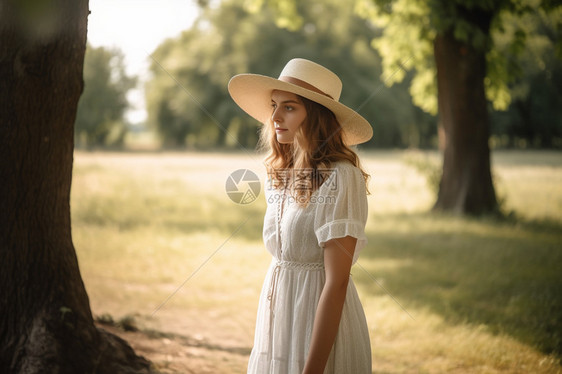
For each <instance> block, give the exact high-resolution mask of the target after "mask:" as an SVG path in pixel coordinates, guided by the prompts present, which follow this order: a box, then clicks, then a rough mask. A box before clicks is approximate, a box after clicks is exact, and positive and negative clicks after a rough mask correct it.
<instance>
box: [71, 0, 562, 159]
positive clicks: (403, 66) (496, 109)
mask: <svg viewBox="0 0 562 374" xmlns="http://www.w3.org/2000/svg"><path fill="white" fill-rule="evenodd" d="M254 3H259V2H254ZM252 4H253V2H251V1H242V0H224V1H222V2H221V3H220V6H218V7H210V6H206V5H205V2H202V3H201V7H202V8H201V14H200V16H199V18H198V19H197V20H196V21H195V23H194V24H193V25H192V26H191V27H190V28H189V29H187V30H186V31H184V32H183V33H182V34H181V35H180V36H178V37H176V38H172V39H168V40H166V41H165V42H163V43H162V44H161V45H160V46H159V47H158V48H157V49H156V50H155V51H154V53H153V54H152V56H151V58H152V60H151V67H150V71H151V76H152V78H151V79H150V80H149V81H148V82H146V85H145V95H146V103H147V111H148V120H147V126H148V128H150V129H151V130H153V131H154V132H155V133H156V134H157V135H158V136H159V138H160V139H161V140H162V143H163V145H164V146H166V147H190V148H239V147H246V148H253V147H254V146H255V144H256V142H257V130H258V125H259V124H257V123H256V121H255V120H253V119H251V118H249V117H248V116H247V115H245V114H244V113H243V112H242V111H241V110H240V109H239V108H238V107H237V106H236V105H235V104H234V103H233V102H232V100H231V99H230V97H229V96H228V92H227V90H226V84H227V82H228V80H229V79H230V77H232V76H233V75H235V74H238V73H243V72H252V73H258V74H265V75H276V74H278V73H279V72H280V71H281V69H282V67H283V66H284V64H285V63H286V62H287V61H288V60H289V59H291V58H293V57H304V58H309V59H312V60H314V61H317V62H319V63H321V64H323V65H325V66H327V67H328V68H330V69H332V70H333V71H335V72H336V73H337V74H338V75H339V76H340V77H341V79H342V81H343V83H344V88H343V93H342V101H343V102H344V103H345V104H347V105H349V106H350V107H352V108H354V109H356V110H358V111H359V112H360V113H361V114H362V115H363V116H365V117H366V118H367V119H368V120H369V121H370V122H371V123H372V124H373V125H374V136H373V139H372V140H371V141H370V142H369V143H367V144H365V145H363V147H378V148H384V147H399V148H402V147H420V148H431V147H436V146H437V143H438V139H437V117H436V116H435V107H436V98H435V93H434V92H432V91H431V87H432V86H431V85H432V84H434V83H431V80H432V79H433V80H434V77H433V76H432V75H430V74H429V75H428V74H426V75H425V76H424V75H420V74H417V75H415V74H414V72H413V71H412V70H410V69H409V67H410V66H411V65H412V64H413V63H414V61H415V58H416V57H415V56H411V55H408V53H405V52H403V51H402V50H401V49H400V44H399V43H398V41H396V43H393V40H387V43H388V46H387V48H388V50H389V52H388V53H394V54H395V57H396V60H397V61H398V63H397V64H395V66H393V68H392V69H389V68H388V67H386V68H385V66H384V65H383V63H384V60H383V57H382V56H381V54H380V53H381V52H380V48H376V49H375V48H373V46H372V41H373V40H377V39H379V38H380V37H381V36H384V35H383V34H384V31H385V28H384V27H382V26H380V25H376V24H375V23H373V22H371V21H370V20H369V17H365V15H362V16H361V17H360V16H359V15H358V14H357V13H356V9H354V7H352V6H350V5H349V4H348V3H347V2H340V1H335V0H328V1H320V0H310V1H308V2H306V3H301V4H299V7H298V9H297V11H298V21H299V22H300V25H299V27H291V22H294V19H295V18H294V17H293V18H292V19H291V20H289V19H285V20H284V19H283V18H282V17H279V14H278V13H277V14H274V13H275V10H272V9H271V7H264V8H260V9H259V11H256V9H252V7H253V6H254V5H252ZM560 16H562V13H561V11H560V8H556V9H554V10H552V12H550V13H549V14H546V13H545V12H536V13H533V12H531V13H529V14H527V15H526V16H525V17H514V16H513V17H512V16H510V15H509V14H507V15H505V16H504V17H503V18H502V19H503V26H502V29H503V31H502V32H496V33H495V34H494V35H493V40H494V43H495V46H496V48H495V49H494V50H493V53H491V57H489V58H491V59H492V60H493V61H499V62H501V63H498V64H496V65H494V64H492V65H491V66H492V67H494V66H497V69H496V70H497V71H494V72H492V73H493V74H495V76H497V77H498V78H497V80H495V81H494V82H495V83H497V82H499V84H496V86H493V85H492V86H493V87H492V88H493V89H489V91H490V92H491V96H490V97H489V99H490V101H489V111H490V118H491V135H492V137H491V143H492V146H496V147H537V148H562V110H561V109H560V108H562V64H561V63H560V62H561V58H562V51H561V50H560V48H559V47H558V46H559V44H560V43H559V39H560V30H559V28H557V26H556V21H555V20H556V19H559V17H560ZM553 20H554V21H553ZM396 32H397V33H400V32H401V30H400V29H398V30H397V31H396ZM402 32H403V33H406V32H407V30H406V29H402ZM387 39H388V38H387ZM408 42H409V43H412V41H408ZM419 42H420V43H422V42H423V41H422V40H421V39H420V41H419ZM518 48H519V49H518ZM494 59H495V60H494ZM84 73H85V77H84V79H85V83H86V85H85V92H84V94H83V96H82V98H81V100H80V106H79V110H78V119H77V125H76V129H77V133H76V134H77V135H76V136H77V143H78V144H79V145H83V146H88V145H89V146H91V145H108V144H120V143H121V142H122V140H123V138H124V135H125V132H126V129H127V128H126V126H125V125H124V123H125V121H124V120H123V113H124V111H125V109H126V106H127V102H126V100H125V95H126V92H127V90H128V89H129V88H131V87H132V85H133V84H134V81H132V80H131V78H129V77H127V76H126V75H125V73H124V68H123V65H122V57H119V53H118V52H116V51H109V50H104V49H99V48H98V49H94V48H91V47H89V48H88V52H87V53H86V62H85V72H84ZM398 78H399V79H398ZM424 79H425V82H422V83H420V81H421V80H424ZM494 82H492V83H494ZM391 83H394V84H393V85H392V86H390V87H389V85H390V84H391ZM495 83H494V84H495ZM494 87H495V88H494ZM494 89H495V91H494ZM104 90H105V91H104ZM492 96H493V97H492ZM420 108H422V109H420Z"/></svg>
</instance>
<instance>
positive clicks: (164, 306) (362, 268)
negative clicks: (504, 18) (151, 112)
mask: <svg viewBox="0 0 562 374" xmlns="http://www.w3.org/2000/svg"><path fill="white" fill-rule="evenodd" d="M362 157H363V163H364V166H365V168H366V169H367V171H368V172H369V173H370V174H371V175H372V179H371V182H370V190H371V195H370V196H369V209H370V215H369V220H368V224H367V236H368V239H369V244H368V246H367V248H366V249H365V250H364V252H363V253H362V255H361V257H360V259H359V262H358V264H357V265H356V266H355V267H354V268H353V278H354V281H355V283H356V285H357V287H358V290H359V293H360V297H361V300H362V302H363V305H364V308H365V311H366V315H367V319H368V323H369V327H370V334H371V341H372V348H373V372H374V373H380V374H382V373H561V372H562V366H560V358H561V357H562V230H561V228H562V188H561V186H562V153H556V152H496V153H494V154H493V165H494V166H493V173H494V176H495V180H496V188H497V191H498V195H499V196H500V197H501V199H502V201H503V202H502V209H503V210H504V212H506V214H509V216H510V218H509V219H506V220H503V221H499V220H495V219H492V218H483V219H470V218H459V217H451V216H446V215H434V214H429V213H427V211H428V210H429V208H430V207H431V204H432V203H433V199H434V196H433V193H432V192H431V190H430V188H429V187H428V185H427V183H426V179H425V177H424V176H423V175H421V174H420V173H419V172H417V171H416V170H415V169H414V168H413V167H411V166H409V165H410V164H409V163H408V162H406V161H407V160H408V159H411V158H412V157H415V158H421V159H424V160H425V159H427V162H432V160H438V155H437V154H434V153H429V154H419V153H415V154H412V153H407V152H399V151H396V152H393V151H388V152H372V153H371V152H369V153H364V154H362ZM241 168H246V169H250V170H252V171H254V172H256V173H257V174H258V175H259V176H260V177H262V182H263V176H264V169H263V166H262V164H261V158H260V157H259V156H258V155H255V154H247V153H232V154H218V153H82V152H77V153H76V154H75V166H74V178H73V187H72V201H71V203H72V220H73V238H74V244H75V247H76V250H77V253H78V257H79V261H80V267H81V271H82V275H83V278H84V282H85V284H86V288H87V291H88V293H89V295H90V301H91V305H92V310H93V313H94V314H95V315H97V316H101V315H103V314H109V315H111V316H113V318H114V319H117V320H118V319H122V318H124V317H127V318H130V317H132V318H134V320H135V323H136V324H137V325H138V326H139V327H141V330H143V331H145V332H147V333H148V332H150V333H151V334H152V336H154V339H156V338H157V337H162V336H165V337H166V338H165V339H160V341H159V342H160V343H162V345H161V347H163V348H161V349H162V351H166V352H165V354H163V352H161V351H160V348H158V349H153V351H152V352H151V353H150V354H149V358H150V359H152V360H153V362H154V364H155V367H157V368H158V369H160V370H161V371H163V372H186V373H187V372H196V373H207V372H208V373H218V372H220V373H242V372H245V365H246V362H247V357H248V354H249V351H250V349H251V346H252V339H253V328H254V319H255V313H256V308H257V302H258V295H259V291H260V289H261V286H262V282H263V278H264V276H265V271H266V268H267V266H268V264H269V261H270V257H269V255H268V254H267V253H266V251H265V250H264V248H263V246H262V242H261V228H262V226H261V225H262V218H263V214H264V210H265V201H264V199H263V194H261V195H260V197H259V198H258V200H256V201H255V202H254V203H252V204H248V205H238V204H235V203H234V202H232V201H231V200H230V199H229V198H228V196H227V195H226V193H225V182H226V179H227V177H228V175H229V174H230V173H232V172H233V171H235V170H237V169H241ZM156 332H158V333H156ZM159 333H166V334H160V335H159ZM178 342H184V344H178ZM174 344H175V345H174ZM166 347H168V348H166ZM170 347H173V349H172V348H170ZM135 348H137V350H138V349H140V350H141V351H143V346H142V344H139V345H137V346H136V347H135ZM144 348H146V347H144ZM146 351H147V350H146V349H145V352H146ZM192 365H198V366H197V369H193V367H191V366H192Z"/></svg>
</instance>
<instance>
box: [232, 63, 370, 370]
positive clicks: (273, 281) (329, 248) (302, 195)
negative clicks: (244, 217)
mask: <svg viewBox="0 0 562 374" xmlns="http://www.w3.org/2000/svg"><path fill="white" fill-rule="evenodd" d="M341 88H342V84H341V81H340V79H339V78H338V77H337V76H336V75H335V74H334V73H332V72H331V71H330V70H328V69H326V68H324V67H322V66H320V65H318V64H316V63H314V62H311V61H308V60H304V59H294V60H291V61H289V62H288V63H287V65H286V66H285V68H284V69H283V71H282V72H281V75H280V76H279V78H278V79H275V78H271V77H266V76H261V75H254V74H241V75H237V76H235V77H233V78H232V79H231V81H230V83H229V86H228V89H229V92H230V94H231V96H232V98H233V100H234V101H235V102H236V103H237V104H238V105H239V106H240V107H241V108H242V109H243V110H244V111H246V112H247V113H248V114H250V115H251V116H253V117H254V118H256V119H257V120H258V121H260V122H262V123H263V124H264V126H263V128H262V131H261V143H262V145H263V146H264V147H265V148H267V149H268V155H267V157H266V159H265V164H266V167H267V170H268V175H269V188H266V198H267V203H268V204H267V210H266V214H265V219H264V228H263V238H264V242H265V246H266V248H267V250H268V251H269V252H271V254H272V255H273V261H272V263H271V266H270V268H269V271H268V273H267V276H266V279H265V283H264V286H263V289H262V292H261V297H260V303H259V307H258V317H257V322H256V332H255V341H254V348H253V349H252V353H251V355H250V360H249V364H248V373H259V374H270V373H280V374H281V373H283V374H293V373H295V374H297V373H298V374H301V373H305V374H309V373H337V374H345V373H349V374H362V373H371V349H370V340H369V333H368V328H367V323H366V319H365V315H364V312H363V308H362V306H361V303H360V301H359V298H358V296H357V292H356V289H355V286H354V284H353V281H352V280H351V279H350V277H349V275H350V274H349V273H350V269H351V266H352V265H353V263H354V262H355V261H356V260H357V257H358V255H359V251H360V250H361V249H362V248H363V247H364V246H365V244H366V242H367V240H366V238H365V232H364V229H365V223H366V220H367V199H366V193H367V190H366V181H367V178H368V175H367V174H365V173H364V172H363V171H362V170H361V169H360V167H359V160H358V157H357V155H356V154H355V152H354V151H353V150H352V149H351V148H349V146H351V145H354V144H358V143H362V142H365V141H367V140H369V139H370V138H371V136H372V128H371V126H370V125H369V123H368V122H367V121H366V120H365V119H364V118H362V117H361V116H360V115H359V114H357V113H356V112H354V111H353V110H351V109H349V108H348V107H346V106H345V105H343V104H341V103H339V101H338V100H339V96H340V92H341Z"/></svg>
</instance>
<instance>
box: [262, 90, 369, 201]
mask: <svg viewBox="0 0 562 374" xmlns="http://www.w3.org/2000/svg"><path fill="white" fill-rule="evenodd" d="M297 96H298V95H297ZM298 98H299V99H300V100H301V101H302V103H303V104H304V107H305V109H306V118H305V120H304V122H303V124H302V125H301V126H299V128H298V129H297V132H296V133H295V139H294V141H293V143H292V144H281V143H279V142H278V141H277V138H276V135H275V131H274V126H273V123H272V122H271V119H270V120H268V122H267V123H265V124H264V126H263V127H262V129H261V132H260V142H259V146H260V148H261V149H265V150H267V154H266V157H265V160H264V162H265V166H266V168H267V172H268V175H269V178H271V183H272V185H273V187H275V188H287V189H289V190H290V192H291V194H292V195H293V197H294V198H295V200H296V201H297V202H298V203H299V204H300V205H303V206H306V205H307V204H308V202H309V201H310V197H311V195H312V194H313V193H314V191H316V190H317V189H318V188H319V187H320V186H321V185H322V183H323V182H324V180H325V178H327V177H329V173H326V172H325V171H326V170H327V169H328V170H329V169H330V167H331V166H332V164H333V163H334V162H337V161H349V162H350V163H351V164H352V165H353V166H355V167H358V168H359V170H361V173H362V174H363V178H364V179H365V185H366V186H367V182H368V179H369V174H367V173H366V172H365V171H364V170H363V169H362V168H361V166H360V162H359V157H358V156H357V154H356V153H355V152H354V151H353V150H352V149H351V148H350V147H349V146H347V145H346V144H345V143H344V141H343V131H342V127H341V125H340V123H339V122H338V120H337V119H336V116H335V115H334V113H333V112H332V111H331V110H329V109H327V108H326V107H324V106H322V105H320V104H318V103H316V102H314V101H311V100H308V99H306V98H304V97H302V96H298ZM367 190H368V189H367Z"/></svg>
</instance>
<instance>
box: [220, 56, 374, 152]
mask: <svg viewBox="0 0 562 374" xmlns="http://www.w3.org/2000/svg"><path fill="white" fill-rule="evenodd" d="M273 90H281V91H287V92H292V93H295V94H297V95H299V96H302V97H305V98H307V99H309V100H312V101H314V102H316V103H318V104H320V105H323V106H325V107H326V108H328V109H329V110H331V111H332V112H333V113H334V114H335V116H336V118H337V120H338V122H339V123H340V125H341V127H342V131H343V141H344V142H345V144H347V145H354V144H359V143H364V142H366V141H368V140H369V139H371V137H372V136H373V128H372V127H371V125H370V124H369V122H368V121H367V120H366V119H365V118H363V117H362V116H361V115H360V114H359V113H357V112H355V111H354V110H353V109H350V108H348V107H347V106H345V105H343V104H342V103H340V102H339V99H340V94H341V90H342V83H341V80H340V79H339V78H338V76H337V75H336V74H334V73H333V72H331V71H330V70H328V69H326V68H325V67H323V66H321V65H318V64H317V63H315V62H312V61H309V60H305V59H302V58H295V59H293V60H291V61H289V62H288V63H287V65H285V68H283V71H282V72H281V74H280V75H279V78H278V79H275V78H272V77H268V76H264V75H258V74H239V75H236V76H234V77H232V79H231V80H230V82H229V83H228V92H229V93H230V96H232V99H233V100H234V101H235V102H236V104H238V105H239V106H240V108H242V109H243V110H244V111H245V112H246V113H248V114H249V115H250V116H252V117H254V118H255V119H257V120H258V121H260V122H261V123H267V121H268V120H270V119H271V115H272V109H271V93H272V91H273Z"/></svg>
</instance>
